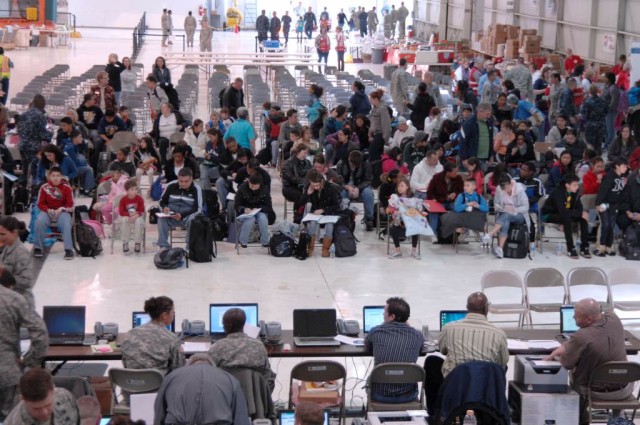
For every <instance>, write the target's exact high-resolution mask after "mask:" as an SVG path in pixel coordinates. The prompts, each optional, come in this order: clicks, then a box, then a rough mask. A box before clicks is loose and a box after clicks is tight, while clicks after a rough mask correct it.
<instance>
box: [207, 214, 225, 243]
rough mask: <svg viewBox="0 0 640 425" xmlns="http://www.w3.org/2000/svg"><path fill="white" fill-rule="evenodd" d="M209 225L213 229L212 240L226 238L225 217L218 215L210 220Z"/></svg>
mask: <svg viewBox="0 0 640 425" xmlns="http://www.w3.org/2000/svg"><path fill="white" fill-rule="evenodd" d="M211 226H212V229H213V240H214V241H222V240H224V238H226V237H227V236H228V235H229V229H228V227H227V222H226V221H225V218H224V217H223V216H222V215H218V216H217V217H215V218H214V219H213V220H212V222H211Z"/></svg>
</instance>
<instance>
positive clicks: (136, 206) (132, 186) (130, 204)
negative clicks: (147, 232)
mask: <svg viewBox="0 0 640 425" xmlns="http://www.w3.org/2000/svg"><path fill="white" fill-rule="evenodd" d="M124 189H125V190H126V195H124V196H123V197H122V199H120V204H119V205H118V215H119V216H120V218H119V220H120V226H121V228H120V235H121V236H120V237H121V239H122V252H124V253H125V254H126V253H128V252H129V241H130V240H131V228H132V227H133V233H134V236H133V242H134V244H135V246H134V249H133V250H134V252H135V253H136V254H139V253H140V250H141V246H142V237H143V235H144V199H142V196H140V195H138V183H137V182H136V181H135V180H127V182H126V183H125V184H124Z"/></svg>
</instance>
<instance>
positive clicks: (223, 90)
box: [218, 87, 229, 108]
mask: <svg viewBox="0 0 640 425" xmlns="http://www.w3.org/2000/svg"><path fill="white" fill-rule="evenodd" d="M228 88H229V87H225V88H223V89H222V90H220V92H219V93H218V103H219V104H220V107H221V108H224V106H223V105H222V103H223V100H224V93H225V92H226V91H227V89H228Z"/></svg>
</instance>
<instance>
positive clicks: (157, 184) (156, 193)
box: [149, 176, 162, 201]
mask: <svg viewBox="0 0 640 425" xmlns="http://www.w3.org/2000/svg"><path fill="white" fill-rule="evenodd" d="M149 196H151V199H153V200H154V201H159V200H160V198H162V176H158V178H157V179H156V180H155V181H154V182H153V184H152V185H151V189H149Z"/></svg>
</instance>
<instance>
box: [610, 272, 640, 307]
mask: <svg viewBox="0 0 640 425" xmlns="http://www.w3.org/2000/svg"><path fill="white" fill-rule="evenodd" d="M608 280H609V291H610V292H611V301H612V303H613V307H614V308H617V309H618V310H622V311H640V297H638V296H637V294H639V293H640V292H638V290H640V269H638V268H637V267H635V268H631V267H628V268H619V269H613V270H611V271H610V272H609V275H608Z"/></svg>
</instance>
